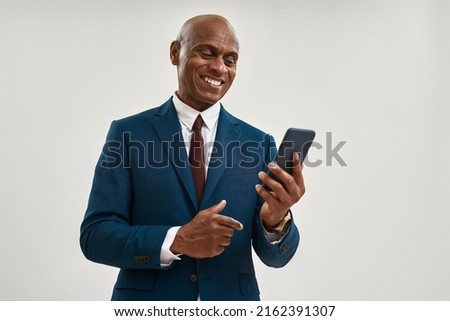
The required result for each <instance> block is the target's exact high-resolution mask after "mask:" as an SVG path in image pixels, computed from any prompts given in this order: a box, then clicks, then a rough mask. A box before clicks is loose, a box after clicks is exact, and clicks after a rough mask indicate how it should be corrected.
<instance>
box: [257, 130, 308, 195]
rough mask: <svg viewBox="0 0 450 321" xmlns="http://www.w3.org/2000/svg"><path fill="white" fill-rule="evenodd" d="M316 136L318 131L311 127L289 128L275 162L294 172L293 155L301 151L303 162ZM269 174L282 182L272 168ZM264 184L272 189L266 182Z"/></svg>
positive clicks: (290, 172) (301, 160) (289, 171)
mask: <svg viewBox="0 0 450 321" xmlns="http://www.w3.org/2000/svg"><path fill="white" fill-rule="evenodd" d="M315 136H316V133H315V132H314V131H313V130H311V129H303V128H289V129H288V130H287V131H286V133H285V134H284V137H283V140H282V142H281V144H280V147H279V148H278V152H277V155H276V157H275V159H274V162H275V163H277V164H278V166H280V167H281V168H282V169H284V170H285V171H286V172H288V173H289V174H292V167H293V166H292V157H293V156H294V153H300V162H301V163H303V161H304V160H305V158H306V155H308V150H309V148H310V147H311V144H312V142H313V141H314V137H315ZM268 174H269V176H270V177H272V178H274V179H275V180H277V181H278V182H280V183H281V181H280V180H279V179H278V177H277V176H276V175H275V174H273V173H272V172H271V171H270V170H269V172H268ZM263 186H264V187H265V188H266V189H267V190H270V188H269V187H268V186H266V185H265V184H264V185H263Z"/></svg>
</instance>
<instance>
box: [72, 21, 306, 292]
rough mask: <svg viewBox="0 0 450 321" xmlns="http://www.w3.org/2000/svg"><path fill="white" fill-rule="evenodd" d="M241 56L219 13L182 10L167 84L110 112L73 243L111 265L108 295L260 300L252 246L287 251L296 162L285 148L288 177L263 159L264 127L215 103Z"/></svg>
mask: <svg viewBox="0 0 450 321" xmlns="http://www.w3.org/2000/svg"><path fill="white" fill-rule="evenodd" d="M238 55H239V44H238V40H237V38H236V35H235V32H234V29H233V27H232V26H231V25H230V23H229V22H228V21H227V20H226V19H225V18H223V17H221V16H217V15H202V16H197V17H194V18H192V19H190V20H188V21H187V22H186V23H185V24H184V25H183V26H182V28H181V30H180V32H179V35H178V37H177V40H176V41H173V42H172V44H171V46H170V59H171V62H172V64H173V65H175V66H176V68H177V74H178V89H177V91H176V92H175V95H173V97H171V98H170V99H169V100H168V101H167V102H165V103H164V104H163V105H161V106H160V107H157V108H153V109H150V110H147V111H144V112H142V113H140V114H138V115H134V116H131V117H128V118H125V119H122V120H119V121H114V122H113V123H112V125H111V128H110V130H109V133H108V137H107V140H106V143H105V147H104V149H103V153H102V155H101V157H100V160H99V162H98V164H97V167H96V171H95V176H94V181H93V186H92V190H91V194H90V198H89V203H88V208H87V211H86V215H85V218H84V220H83V222H82V225H81V237H80V243H81V248H82V250H83V253H84V254H85V256H86V257H87V258H88V259H90V260H92V261H95V262H98V263H103V264H107V265H111V266H115V267H118V268H120V272H119V276H118V279H117V282H116V284H115V286H114V291H113V295H112V299H113V300H198V299H200V300H259V299H260V297H259V290H258V284H257V281H256V277H255V270H254V266H253V262H252V252H251V249H252V246H253V249H254V250H255V252H256V253H257V255H258V256H259V258H260V259H261V260H262V261H263V262H264V263H265V264H266V265H268V266H272V267H282V266H284V265H285V264H287V263H288V262H289V260H290V259H291V258H292V256H293V255H294V253H295V251H296V249H297V246H298V243H299V233H298V230H297V227H296V226H295V224H294V223H293V219H292V216H291V212H290V207H291V206H292V205H293V204H295V203H296V202H297V201H298V200H299V199H300V198H301V197H302V195H303V194H304V191H305V188H304V183H303V177H302V172H301V165H300V164H299V159H298V157H294V169H293V173H292V176H291V175H290V174H288V173H287V172H284V171H283V170H282V169H280V168H279V167H278V166H277V165H276V164H273V163H269V162H270V160H271V159H273V156H274V142H273V139H272V137H271V136H270V135H267V134H264V133H263V132H262V131H260V130H258V129H256V128H254V127H252V126H250V125H248V124H246V123H244V122H243V121H241V120H239V119H237V118H235V117H233V116H232V115H231V114H229V113H228V112H227V111H226V110H225V109H224V108H223V106H222V105H221V104H220V102H219V101H220V99H221V98H222V97H223V96H224V95H225V93H226V92H227V91H228V89H229V88H230V86H231V84H232V83H233V80H234V77H235V75H236V65H237V61H238ZM199 115H200V116H201V120H197V118H200V117H198V116H199ZM193 127H194V128H193ZM191 140H192V142H191ZM189 142H191V143H189ZM196 146H197V147H196ZM199 146H201V147H200V148H199ZM196 152H201V153H203V155H200V156H199V154H197V155H196V156H192V155H193V154H194V153H196ZM188 155H190V156H189V157H188ZM191 156H192V157H191ZM191 158H192V159H191ZM190 159H191V162H190ZM268 163H269V169H270V171H272V172H273V173H274V174H275V175H277V176H278V178H279V179H280V180H281V183H279V182H277V181H276V180H274V179H272V178H271V177H269V176H268V175H267V174H266V171H267V169H268V168H267V166H266V164H268ZM190 164H191V165H190ZM261 183H264V184H265V185H267V186H268V187H269V188H270V190H271V191H270V192H269V189H265V188H264V187H262V185H261Z"/></svg>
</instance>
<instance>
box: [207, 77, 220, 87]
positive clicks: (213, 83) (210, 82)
mask: <svg viewBox="0 0 450 321" xmlns="http://www.w3.org/2000/svg"><path fill="white" fill-rule="evenodd" d="M203 80H204V81H206V82H207V83H209V84H211V85H213V86H220V85H221V84H222V82H221V81H219V80H214V79H210V78H208V77H204V78H203Z"/></svg>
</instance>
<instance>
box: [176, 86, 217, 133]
mask: <svg viewBox="0 0 450 321" xmlns="http://www.w3.org/2000/svg"><path fill="white" fill-rule="evenodd" d="M172 101H173V104H174V106H175V109H176V111H177V114H178V118H179V119H180V121H181V122H182V123H183V124H184V125H185V126H186V127H187V128H189V130H191V128H192V126H193V125H194V122H195V119H196V118H197V116H198V115H199V114H200V115H202V118H203V121H204V123H205V125H206V127H207V128H208V130H212V129H213V128H214V125H215V124H216V123H217V120H218V119H219V113H220V102H216V103H215V104H214V105H212V106H211V107H209V108H208V109H206V110H204V111H202V112H199V111H198V110H196V109H194V108H192V107H190V106H188V105H186V104H185V103H183V102H182V101H181V100H180V98H178V96H177V95H176V94H174V95H173V97H172Z"/></svg>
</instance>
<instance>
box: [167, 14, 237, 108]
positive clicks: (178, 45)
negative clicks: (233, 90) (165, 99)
mask: <svg viewBox="0 0 450 321" xmlns="http://www.w3.org/2000/svg"><path fill="white" fill-rule="evenodd" d="M238 52H239V44H238V41H237V39H236V35H235V33H234V30H233V28H232V26H231V25H230V24H229V22H228V21H227V20H226V19H225V18H223V17H220V16H215V15H208V16H198V17H195V18H192V19H190V20H188V21H187V22H186V23H185V24H184V25H183V27H182V29H181V31H180V34H179V35H178V39H177V40H176V41H174V42H172V44H171V46H170V59H171V61H172V64H174V65H176V66H177V74H178V90H177V95H178V97H179V98H180V99H181V101H183V102H184V103H185V104H187V105H189V106H191V107H193V108H195V109H197V110H199V111H203V110H205V109H207V108H209V107H211V106H212V105H214V104H215V103H216V102H217V101H219V100H220V99H221V98H222V97H223V96H224V95H225V93H226V92H227V91H228V89H230V87H231V84H232V83H233V80H234V77H235V76H236V66H237V60H238Z"/></svg>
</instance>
